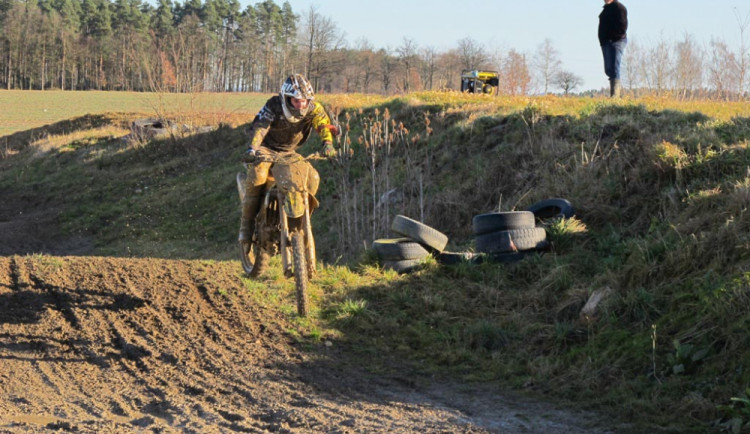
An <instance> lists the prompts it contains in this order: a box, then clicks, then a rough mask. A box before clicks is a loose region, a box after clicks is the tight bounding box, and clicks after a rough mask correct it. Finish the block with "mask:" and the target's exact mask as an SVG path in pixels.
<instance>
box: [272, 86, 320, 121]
mask: <svg viewBox="0 0 750 434" xmlns="http://www.w3.org/2000/svg"><path fill="white" fill-rule="evenodd" d="M279 96H280V97H281V107H282V108H283V109H284V117H286V119H287V120H288V121H289V122H299V121H300V120H301V119H302V118H303V117H305V115H306V114H307V112H308V111H310V110H311V107H312V105H313V104H312V100H313V97H314V93H313V88H312V85H311V84H310V82H309V81H307V79H306V78H305V77H304V76H303V75H302V74H294V75H290V76H289V77H288V78H287V79H286V81H284V84H282V85H281V92H280V93H279ZM292 98H296V99H306V100H307V107H305V108H304V109H303V110H298V109H296V108H294V105H292Z"/></svg>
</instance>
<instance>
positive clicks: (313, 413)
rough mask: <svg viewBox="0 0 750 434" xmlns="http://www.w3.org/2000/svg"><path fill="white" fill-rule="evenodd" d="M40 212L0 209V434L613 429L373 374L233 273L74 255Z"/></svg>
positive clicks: (520, 402) (189, 264)
mask: <svg viewBox="0 0 750 434" xmlns="http://www.w3.org/2000/svg"><path fill="white" fill-rule="evenodd" d="M27 209H28V208H27ZM50 215H54V214H51V213H49V212H47V213H42V212H41V211H40V212H37V213H35V212H33V211H29V212H27V213H26V214H24V213H23V212H21V211H19V210H18V209H12V207H8V206H6V207H3V208H2V210H0V255H2V256H0V432H50V431H57V430H62V431H71V432H97V433H101V432H118V433H119V432H195V433H204V432H300V433H302V432H305V433H307V432H340V433H348V432H509V433H511V432H512V433H516V432H529V433H534V432H539V433H556V432H559V433H563V432H565V433H569V432H608V431H616V429H611V428H610V427H607V424H606V423H602V421H601V419H599V418H597V417H596V416H594V415H591V414H588V413H583V412H580V413H579V412H571V411H567V410H563V409H560V408H557V407H555V406H553V405H550V404H546V403H542V402H538V401H532V400H529V399H527V398H522V397H518V396H513V395H511V394H510V393H506V392H503V391H501V390H499V389H498V388H497V387H494V386H491V385H476V384H461V383H458V382H453V383H445V382H440V383H437V382H432V381H429V380H428V379H415V378H414V377H412V376H409V375H406V374H404V375H403V376H398V375H396V376H388V377H383V376H379V375H375V374H372V373H370V372H368V370H367V369H366V367H363V366H360V365H358V363H359V362H358V361H357V360H355V359H353V358H352V357H351V356H350V355H349V354H348V352H347V351H346V345H345V344H343V343H340V342H330V344H331V345H325V344H319V345H317V344H316V345H312V346H311V345H309V344H305V343H300V341H299V340H297V339H295V338H293V337H292V336H291V335H290V334H289V333H288V330H292V329H293V328H294V326H293V325H291V324H289V323H288V321H289V319H288V318H287V317H286V316H285V315H283V314H281V313H279V312H278V311H275V310H273V309H271V308H266V307H263V306H258V305H257V303H254V302H253V301H252V299H251V297H250V296H249V295H248V293H247V291H246V290H245V288H244V286H243V283H242V280H241V279H240V277H239V274H238V272H237V271H238V267H239V265H238V263H235V262H218V263H208V262H200V261H178V260H161V259H128V258H104V257H94V256H85V254H86V253H87V252H88V251H90V249H91V243H90V242H89V241H87V240H85V239H61V238H56V236H55V233H56V228H55V225H54V219H53V218H50V217H44V216H50ZM34 252H45V253H47V255H45V256H39V255H28V254H29V253H34ZM73 255H78V256H73Z"/></svg>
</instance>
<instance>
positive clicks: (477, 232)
mask: <svg viewBox="0 0 750 434" xmlns="http://www.w3.org/2000/svg"><path fill="white" fill-rule="evenodd" d="M472 229H473V231H474V243H475V245H476V251H477V252H478V253H484V254H486V256H487V257H488V258H489V259H490V260H493V261H496V262H512V261H516V260H519V259H522V258H523V257H524V256H525V254H526V253H528V252H530V251H536V250H541V249H544V248H546V247H547V246H548V242H547V233H546V231H545V230H544V228H543V227H536V217H535V215H534V213H533V212H531V211H508V212H491V213H486V214H479V215H476V216H474V218H473V219H472Z"/></svg>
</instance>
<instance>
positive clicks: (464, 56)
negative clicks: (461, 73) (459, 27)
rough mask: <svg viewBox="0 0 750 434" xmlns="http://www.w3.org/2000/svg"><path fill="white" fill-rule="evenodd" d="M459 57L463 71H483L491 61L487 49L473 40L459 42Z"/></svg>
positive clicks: (467, 39) (465, 39)
mask: <svg viewBox="0 0 750 434" xmlns="http://www.w3.org/2000/svg"><path fill="white" fill-rule="evenodd" d="M458 56H459V59H460V61H461V67H462V68H463V69H481V68H484V67H485V66H486V65H487V63H488V61H489V56H488V55H487V51H486V50H485V48H484V47H483V46H482V45H481V44H480V43H478V42H477V41H475V40H473V39H471V38H464V39H461V40H460V41H458Z"/></svg>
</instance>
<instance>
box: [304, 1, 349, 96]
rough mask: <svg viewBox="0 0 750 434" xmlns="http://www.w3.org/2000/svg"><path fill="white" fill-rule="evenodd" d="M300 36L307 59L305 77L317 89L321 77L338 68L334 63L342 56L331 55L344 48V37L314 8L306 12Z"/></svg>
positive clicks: (330, 21)
mask: <svg viewBox="0 0 750 434" xmlns="http://www.w3.org/2000/svg"><path fill="white" fill-rule="evenodd" d="M300 35H301V39H302V43H301V45H302V47H303V51H305V54H306V58H307V64H306V65H305V72H306V75H307V77H308V79H310V80H311V81H312V83H313V86H314V87H315V88H316V89H318V88H319V87H320V82H321V79H322V78H323V76H324V75H326V74H330V72H331V71H332V70H333V69H335V67H336V66H340V65H336V63H337V62H340V61H341V59H342V56H338V55H332V53H333V52H335V51H338V50H341V49H342V48H343V47H344V35H343V34H342V33H341V32H340V31H339V30H338V27H337V26H336V24H335V23H334V22H333V21H332V20H331V19H330V18H327V17H324V16H322V15H320V14H319V13H318V12H317V10H316V9H315V7H314V6H310V9H308V11H307V14H306V16H305V19H304V22H303V25H302V30H301V32H300Z"/></svg>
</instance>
